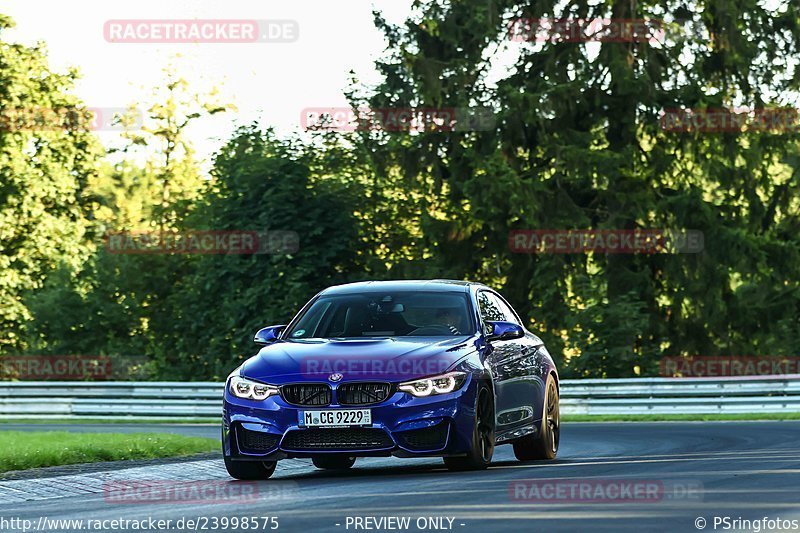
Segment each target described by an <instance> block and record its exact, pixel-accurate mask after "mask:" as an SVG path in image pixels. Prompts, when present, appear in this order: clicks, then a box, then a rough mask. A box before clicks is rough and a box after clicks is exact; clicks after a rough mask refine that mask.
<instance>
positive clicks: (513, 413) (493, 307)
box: [478, 290, 542, 441]
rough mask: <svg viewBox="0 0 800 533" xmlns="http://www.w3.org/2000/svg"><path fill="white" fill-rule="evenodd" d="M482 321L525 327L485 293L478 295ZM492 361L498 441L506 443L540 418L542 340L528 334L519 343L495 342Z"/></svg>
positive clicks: (504, 305)
mask: <svg viewBox="0 0 800 533" xmlns="http://www.w3.org/2000/svg"><path fill="white" fill-rule="evenodd" d="M478 306H479V308H480V312H481V319H482V320H483V321H484V322H485V321H488V320H503V321H505V322H513V323H515V324H517V325H519V326H522V327H523V330H524V329H525V328H524V326H523V325H522V321H521V320H520V319H519V316H518V315H517V313H516V312H515V311H514V310H513V309H512V308H511V306H510V305H509V304H508V302H506V301H505V300H504V299H503V298H502V297H501V296H500V295H499V294H497V293H495V292H492V291H488V290H484V291H481V292H480V293H479V294H478ZM490 344H491V346H492V350H491V353H490V355H489V357H488V361H489V365H490V367H491V369H492V373H493V375H494V380H495V391H496V396H497V400H496V409H497V428H496V433H497V438H498V440H500V441H502V440H506V439H510V438H513V437H515V436H517V434H520V435H521V434H524V433H525V432H526V430H527V429H528V428H529V426H532V425H533V423H534V421H535V420H536V419H537V418H538V416H537V413H538V412H539V411H538V410H537V408H536V404H537V402H536V398H538V397H539V396H540V395H541V389H542V384H541V379H540V378H539V374H540V372H539V370H540V369H539V368H538V366H539V365H538V363H537V361H538V359H539V358H538V357H537V355H536V352H537V350H538V349H539V347H540V346H541V345H542V341H541V339H539V338H538V337H537V336H535V335H533V334H531V333H529V332H527V330H526V334H525V336H523V337H521V338H519V339H511V340H503V341H501V340H495V341H491V343H490Z"/></svg>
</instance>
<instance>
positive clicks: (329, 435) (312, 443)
mask: <svg viewBox="0 0 800 533" xmlns="http://www.w3.org/2000/svg"><path fill="white" fill-rule="evenodd" d="M393 446H394V442H392V439H391V437H389V435H387V434H386V432H385V431H383V430H382V429H378V428H341V429H336V428H310V429H301V430H295V431H290V432H289V433H288V434H287V435H286V438H285V439H284V440H283V445H282V446H281V447H282V448H285V449H287V450H319V449H324V448H335V449H339V450H373V449H383V448H392V447H393Z"/></svg>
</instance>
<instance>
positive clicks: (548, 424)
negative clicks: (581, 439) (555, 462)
mask: <svg viewBox="0 0 800 533" xmlns="http://www.w3.org/2000/svg"><path fill="white" fill-rule="evenodd" d="M544 390H545V397H544V407H543V409H542V423H541V426H540V427H539V431H537V432H536V434H534V435H526V436H525V437H522V438H521V439H518V440H516V441H514V456H516V458H517V459H519V460H520V461H540V460H552V459H555V458H556V454H558V443H559V440H560V437H561V413H560V409H559V406H558V387H557V386H556V380H555V379H554V378H553V375H552V374H550V375H548V376H547V384H546V385H545V389H544Z"/></svg>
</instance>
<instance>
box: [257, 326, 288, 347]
mask: <svg viewBox="0 0 800 533" xmlns="http://www.w3.org/2000/svg"><path fill="white" fill-rule="evenodd" d="M284 329H286V325H283V326H269V327H266V328H261V329H260V330H258V331H257V332H256V336H255V337H253V342H255V343H256V344H272V343H273V342H275V341H276V340H278V335H280V334H281V331H283V330H284Z"/></svg>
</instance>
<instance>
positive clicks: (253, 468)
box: [225, 456, 278, 481]
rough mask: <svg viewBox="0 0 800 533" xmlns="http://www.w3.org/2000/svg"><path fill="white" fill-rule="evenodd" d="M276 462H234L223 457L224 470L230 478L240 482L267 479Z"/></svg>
mask: <svg viewBox="0 0 800 533" xmlns="http://www.w3.org/2000/svg"><path fill="white" fill-rule="evenodd" d="M277 464H278V462H277V461H234V460H233V459H231V458H230V457H227V456H226V457H225V470H227V471H228V474H230V476H231V477H232V478H235V479H242V480H248V481H250V480H256V479H269V477H270V476H271V475H272V473H273V472H275V466H276V465H277Z"/></svg>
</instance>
